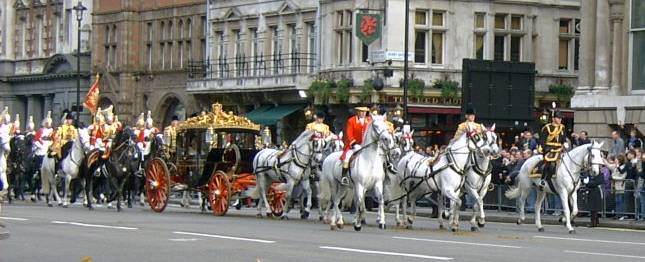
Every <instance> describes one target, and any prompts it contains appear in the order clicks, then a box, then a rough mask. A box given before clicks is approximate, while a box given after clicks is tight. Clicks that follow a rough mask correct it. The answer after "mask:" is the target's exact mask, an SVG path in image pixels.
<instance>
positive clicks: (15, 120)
mask: <svg viewBox="0 0 645 262" xmlns="http://www.w3.org/2000/svg"><path fill="white" fill-rule="evenodd" d="M13 125H14V126H15V127H16V128H20V114H16V118H15V119H14V120H13Z"/></svg>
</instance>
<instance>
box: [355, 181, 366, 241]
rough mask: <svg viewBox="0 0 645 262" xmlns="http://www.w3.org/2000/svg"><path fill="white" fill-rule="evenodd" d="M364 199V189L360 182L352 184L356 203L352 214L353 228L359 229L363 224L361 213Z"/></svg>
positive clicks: (363, 210)
mask: <svg viewBox="0 0 645 262" xmlns="http://www.w3.org/2000/svg"><path fill="white" fill-rule="evenodd" d="M364 201H365V189H364V188H363V185H361V184H360V183H355V184H354V203H355V205H356V214H354V230H356V231H361V228H362V226H363V224H362V223H361V221H362V220H363V213H364V212H365V208H364V205H363V202H364Z"/></svg>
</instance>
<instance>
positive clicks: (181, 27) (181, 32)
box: [177, 19, 184, 40]
mask: <svg viewBox="0 0 645 262" xmlns="http://www.w3.org/2000/svg"><path fill="white" fill-rule="evenodd" d="M177 30H178V31H179V40H183V39H184V21H183V20H181V19H180V20H179V24H177Z"/></svg>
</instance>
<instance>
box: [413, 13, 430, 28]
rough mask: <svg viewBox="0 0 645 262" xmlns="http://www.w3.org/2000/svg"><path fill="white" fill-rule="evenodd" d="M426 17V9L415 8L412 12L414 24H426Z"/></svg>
mask: <svg viewBox="0 0 645 262" xmlns="http://www.w3.org/2000/svg"><path fill="white" fill-rule="evenodd" d="M427 17H428V11H427V10H417V11H416V12H414V24H416V25H427V24H428V22H427Z"/></svg>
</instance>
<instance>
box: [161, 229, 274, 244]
mask: <svg viewBox="0 0 645 262" xmlns="http://www.w3.org/2000/svg"><path fill="white" fill-rule="evenodd" d="M173 233H175V234H179V235H189V236H200V237H212V238H221V239H230V240H239V241H249V242H257V243H264V244H272V243H275V241H271V240H263V239H255V238H245V237H232V236H222V235H211V234H202V233H192V232H181V231H175V232H173Z"/></svg>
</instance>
